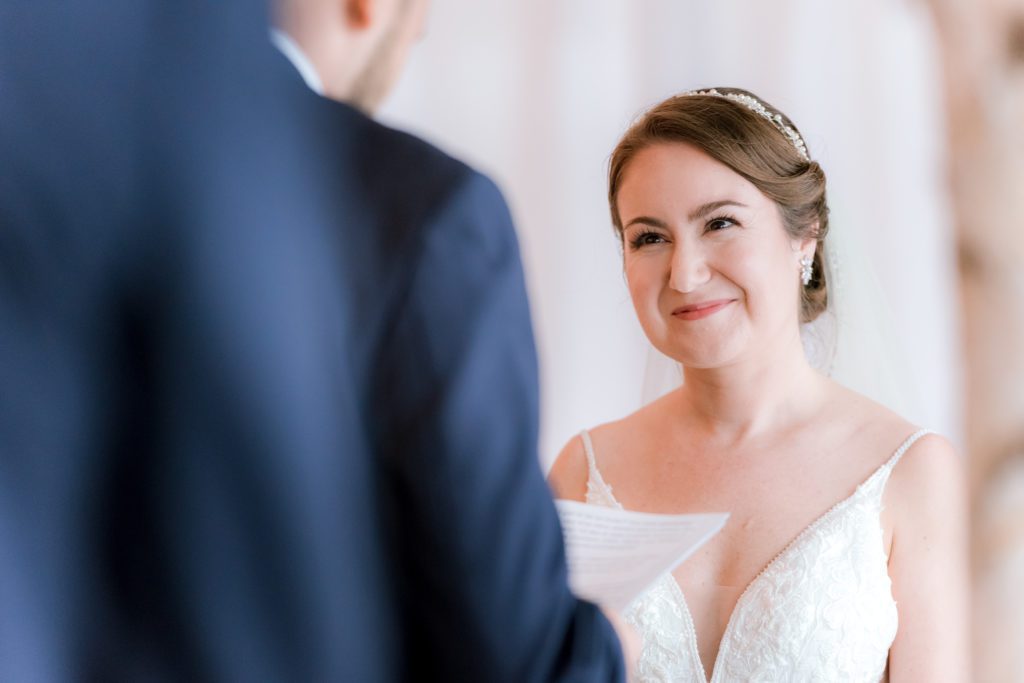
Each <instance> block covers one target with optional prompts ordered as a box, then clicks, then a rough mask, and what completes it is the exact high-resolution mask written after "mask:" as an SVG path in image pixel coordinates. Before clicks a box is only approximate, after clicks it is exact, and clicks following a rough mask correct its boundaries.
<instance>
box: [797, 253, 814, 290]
mask: <svg viewBox="0 0 1024 683" xmlns="http://www.w3.org/2000/svg"><path fill="white" fill-rule="evenodd" d="M812 275H814V259H812V258H811V257H810V256H804V257H803V258H801V259H800V281H801V282H803V283H804V287H806V286H807V285H809V284H810V283H811V276H812Z"/></svg>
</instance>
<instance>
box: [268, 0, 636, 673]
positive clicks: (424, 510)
mask: <svg viewBox="0 0 1024 683" xmlns="http://www.w3.org/2000/svg"><path fill="white" fill-rule="evenodd" d="M427 4H428V3H427V2H426V1H425V0H280V1H279V3H278V21H277V24H278V28H277V29H276V30H275V31H273V32H272V36H273V40H274V43H275V44H276V45H277V47H278V48H279V50H280V51H281V52H282V53H283V54H284V55H285V56H286V57H287V58H288V60H289V61H290V62H291V67H290V68H293V79H294V81H295V83H296V84H297V92H296V93H295V96H296V97H306V98H313V97H314V96H313V95H312V93H309V92H308V91H309V90H312V91H314V92H316V93H318V94H320V95H322V96H323V97H324V98H325V99H318V101H319V102H320V103H321V106H320V115H321V116H322V118H323V120H324V121H325V122H327V123H326V124H325V125H331V126H333V128H332V130H333V133H334V134H333V136H332V137H331V138H330V139H329V140H328V139H325V140H324V141H323V144H324V146H325V147H329V148H330V149H331V150H332V152H334V153H336V157H335V158H336V165H335V166H334V168H333V169H332V172H333V176H332V178H331V179H330V180H331V182H330V183H329V185H330V187H331V188H332V190H333V195H332V200H333V202H334V205H335V209H336V214H337V216H338V225H337V229H338V235H339V242H340V244H339V252H338V257H339V258H340V259H341V260H342V263H343V272H344V274H345V277H346V278H347V286H348V288H349V292H350V293H351V299H352V302H353V311H354V313H353V315H352V317H351V318H350V320H349V321H348V326H347V329H348V334H349V341H350V342H351V346H352V347H353V349H354V352H353V353H352V356H351V358H350V361H351V365H352V367H353V368H354V377H353V381H354V385H355V387H356V391H357V393H358V398H359V400H360V402H361V404H362V405H363V406H365V410H364V418H365V422H366V424H367V425H368V430H369V439H370V443H371V446H370V448H371V450H372V452H373V455H374V462H376V463H377V466H378V467H379V475H380V481H381V486H380V501H381V510H382V514H383V515H384V519H385V525H384V526H385V529H386V532H385V533H386V538H385V539H383V541H384V543H385V544H386V546H387V548H388V551H389V552H390V557H391V561H392V567H393V569H394V585H395V587H396V595H395V596H394V597H395V600H394V604H396V605H398V608H397V615H396V622H397V624H398V627H397V630H398V631H399V633H398V634H397V643H394V644H387V645H382V647H395V653H396V655H397V657H398V658H399V660H400V661H401V663H402V671H401V674H400V675H401V677H402V678H404V679H410V680H413V679H415V680H439V681H442V680H443V681H489V682H494V681H509V682H510V683H511V682H513V681H515V682H525V681H555V680H573V681H615V680H621V679H622V678H623V676H624V674H623V661H622V655H621V652H620V647H619V643H618V641H617V638H616V634H615V631H614V630H613V628H612V626H611V625H610V624H609V622H608V621H607V620H606V619H605V617H604V615H603V614H602V613H601V611H600V610H599V609H598V608H596V607H595V606H594V605H591V604H589V603H585V602H582V601H579V600H577V599H576V598H575V597H573V595H572V594H571V593H570V591H569V589H568V587H567V584H566V566H565V559H564V555H563V547H562V538H561V531H560V528H559V525H558V520H557V516H556V513H555V509H554V506H553V503H552V500H551V494H550V492H549V489H548V488H547V485H546V484H545V482H544V480H543V477H542V475H541V471H540V468H539V465H538V461H537V455H536V442H537V378H536V373H537V370H536V358H535V351H534V344H533V337H532V332H531V325H530V314H529V310H528V306H527V300H526V294H525V287H524V283H523V276H522V269H521V265H520V260H519V252H518V246H517V242H516V236H515V232H514V229H513V226H512V222H511V219H510V217H509V213H508V210H507V208H506V206H505V203H504V200H503V199H502V196H501V194H500V193H499V191H498V189H497V188H496V187H495V186H494V184H493V183H492V182H491V181H490V180H488V179H487V178H486V177H484V176H482V175H480V174H479V173H477V172H476V171H474V170H472V169H471V168H469V167H467V166H466V165H464V164H462V163H461V162H459V161H457V160H455V159H452V158H451V157H449V156H447V155H445V154H444V153H442V152H440V151H439V150H437V149H435V148H433V147H431V146H430V145H429V144H427V143H425V142H423V141H422V140H419V139H417V138H415V137H412V136H410V135H407V134H405V133H402V132H398V131H395V130H392V129H389V128H386V127H385V126H382V125H380V124H378V123H376V122H374V121H373V120H372V119H371V118H369V116H368V115H369V114H372V112H373V111H374V110H375V109H376V108H377V106H378V105H379V104H380V102H381V101H382V100H383V98H384V97H385V96H386V94H387V93H388V91H389V90H390V88H391V86H392V85H393V83H394V82H395V80H396V79H397V77H398V75H399V72H400V69H401V66H402V64H403V63H404V61H405V59H406V56H407V54H408V52H409V49H410V47H411V45H412V44H413V42H415V40H416V39H417V38H418V37H419V35H420V34H421V32H422V30H423V23H424V19H425V14H426V9H427V7H426V6H427ZM282 63H283V64H284V61H283V60H282ZM285 66H287V64H285ZM300 78H301V80H300ZM302 81H305V86H307V87H303V84H302ZM298 90H301V91H302V92H298ZM329 100H334V101H329Z"/></svg>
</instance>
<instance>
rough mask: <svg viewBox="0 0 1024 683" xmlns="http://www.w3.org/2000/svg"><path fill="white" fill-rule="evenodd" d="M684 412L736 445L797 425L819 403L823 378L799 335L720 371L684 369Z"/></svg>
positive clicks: (712, 434) (705, 429)
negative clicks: (808, 357)
mask: <svg viewBox="0 0 1024 683" xmlns="http://www.w3.org/2000/svg"><path fill="white" fill-rule="evenodd" d="M683 374H684V377H685V380H684V382H683V387H682V389H681V390H680V392H679V399H680V401H681V402H682V403H683V409H684V410H685V411H686V413H687V414H688V416H689V417H690V418H691V419H694V420H696V421H697V427H698V428H699V429H700V430H701V431H702V432H704V433H706V434H707V435H708V436H710V437H714V438H716V439H721V440H723V441H728V442H736V441H741V440H743V439H746V438H748V437H753V436H757V435H759V434H764V433H770V432H773V431H775V430H777V429H779V428H784V427H785V426H787V425H790V424H793V423H796V422H798V421H800V420H801V419H803V418H805V417H806V416H808V415H809V414H810V412H811V411H812V410H813V408H814V407H815V406H817V405H819V402H820V396H821V392H822V391H823V390H824V382H823V381H822V380H823V378H822V377H821V375H819V374H818V373H817V372H816V371H815V370H814V369H813V368H812V367H811V366H810V364H809V363H808V362H807V358H806V356H805V355H804V351H803V346H802V345H801V343H800V337H799V335H795V336H794V338H793V339H791V340H786V342H785V343H781V344H778V345H776V346H774V347H769V348H763V349H759V350H758V352H757V353H756V354H752V355H750V356H748V357H746V358H743V359H741V360H738V361H737V362H735V363H731V364H729V365H726V366H722V367H717V368H684V369H683Z"/></svg>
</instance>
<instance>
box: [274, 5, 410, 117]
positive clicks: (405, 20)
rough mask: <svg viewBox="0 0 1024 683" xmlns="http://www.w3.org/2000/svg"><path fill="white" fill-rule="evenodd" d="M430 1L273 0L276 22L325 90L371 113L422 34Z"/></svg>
mask: <svg viewBox="0 0 1024 683" xmlns="http://www.w3.org/2000/svg"><path fill="white" fill-rule="evenodd" d="M429 4H430V2H429V0H275V10H276V11H275V15H276V17H275V21H276V23H277V26H278V28H279V29H280V30H282V31H283V32H284V33H286V34H287V35H288V36H289V37H290V38H291V39H292V40H293V41H294V42H295V43H296V44H297V46H298V48H299V49H300V50H301V51H302V53H303V55H304V56H305V57H306V58H307V59H308V60H309V61H310V63H311V64H312V66H313V68H314V69H315V70H316V72H317V75H318V76H319V79H320V81H321V83H322V84H323V91H324V92H323V94H324V95H326V96H327V97H330V98H331V99H335V100H341V101H344V102H348V103H349V104H351V105H353V106H355V107H358V108H360V109H362V110H363V111H365V112H367V113H373V112H374V111H375V110H376V109H377V108H378V107H379V106H380V104H381V103H382V102H383V101H384V98H385V97H387V95H388V93H389V92H390V91H391V88H392V87H393V86H394V85H395V83H396V82H397V81H398V77H399V75H400V74H401V71H402V67H403V66H404V65H405V61H406V59H407V57H408V55H409V50H410V49H411V47H412V44H413V43H414V42H415V41H416V40H417V39H418V38H419V37H420V36H421V35H422V33H423V28H424V23H425V20H426V13H427V7H428V6H429Z"/></svg>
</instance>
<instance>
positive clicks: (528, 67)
mask: <svg viewBox="0 0 1024 683" xmlns="http://www.w3.org/2000/svg"><path fill="white" fill-rule="evenodd" d="M930 19H931V17H930V15H929V14H928V11H927V8H926V7H925V6H923V5H922V4H921V3H919V2H913V1H911V0H862V1H861V2H857V3H823V2H819V1H818V0H788V1H787V0H780V1H776V2H760V1H755V0H747V1H741V0H719V1H718V2H715V3H709V2H701V1H699V0H559V1H558V2H554V3H551V2H541V1H540V0H517V1H516V2H498V1H496V0H434V6H433V12H432V17H431V21H430V25H429V27H428V33H427V35H426V36H425V37H424V39H423V41H422V42H421V43H420V45H419V46H418V47H417V49H416V52H415V53H414V55H413V59H412V64H411V68H410V69H408V71H407V72H406V74H405V76H404V77H403V80H402V82H401V83H400V84H399V88H398V91H397V92H396V94H395V95H394V96H393V97H392V99H391V100H390V102H389V104H388V106H387V107H386V109H385V111H384V112H383V114H382V118H383V119H384V120H385V121H386V122H388V123H391V124H394V125H397V126H399V127H402V128H406V129H409V130H412V131H413V132H416V133H418V134H420V135H423V136H424V137H426V138H428V139H429V140H431V141H433V142H435V143H436V144H438V145H440V146H442V147H444V148H445V149H447V150H449V151H450V152H452V153H454V154H456V155H457V156H460V157H462V158H463V159H465V160H467V161H469V162H470V163H471V164H473V165H475V166H476V167H477V168H479V169H481V170H483V171H485V172H487V173H489V174H491V175H492V177H494V178H495V179H496V180H497V181H498V183H499V184H500V185H501V186H502V188H503V189H504V191H505V193H506V196H507V198H508V200H509V203H510V205H511V207H512V211H513V214H514V216H515V218H516V220H517V224H518V229H519V234H520V240H521V242H522V245H523V257H524V262H525V268H526V271H527V280H528V287H529V289H530V294H531V297H532V307H533V315H534V320H535V328H536V335H537V342H538V347H539V351H540V360H541V383H542V438H541V459H542V461H543V462H544V463H545V464H549V463H550V462H551V460H552V459H553V458H554V456H555V455H556V454H557V452H558V450H559V449H560V448H561V446H562V445H563V444H564V443H565V441H566V440H567V439H569V438H570V437H571V436H572V435H573V434H574V433H576V432H577V431H578V430H579V429H581V428H583V427H588V426H592V425H594V424H597V423H600V422H602V421H606V420H609V419H614V418H616V417H619V416H622V415H624V414H626V413H627V412H630V411H632V410H634V409H636V408H637V407H638V406H639V405H640V395H641V381H642V375H643V369H644V364H645V361H646V349H647V344H646V341H645V340H644V338H643V336H642V333H641V332H640V329H639V326H638V325H637V323H636V321H635V320H634V317H633V312H632V308H631V305H630V303H629V299H628V295H627V292H626V288H625V285H624V282H623V278H622V271H621V263H620V253H619V247H618V243H617V242H616V240H615V239H614V238H613V236H612V231H611V222H610V220H609V218H608V210H607V206H606V203H605V172H606V164H607V159H608V155H609V153H610V152H611V149H612V147H613V146H614V145H615V143H616V141H617V139H618V137H619V135H620V134H621V133H622V132H623V131H624V130H625V128H626V127H627V125H628V124H629V122H630V121H631V120H632V119H633V118H634V117H635V116H636V115H637V114H638V113H639V112H640V111H642V110H643V109H644V108H645V107H647V106H649V105H651V104H653V103H655V102H657V101H658V100H660V99H662V98H664V97H666V96H668V95H671V94H673V93H677V92H680V91H683V90H688V89H692V88H696V87H704V86H711V85H733V86H740V87H744V88H748V89H750V90H753V91H754V92H756V93H758V94H760V95H761V96H762V97H764V98H765V99H767V100H768V101H770V102H771V103H773V104H775V105H776V106H778V107H779V108H780V109H782V110H783V111H785V112H786V113H787V114H789V115H790V117H791V118H793V120H794V121H796V123H797V125H798V126H799V127H800V128H801V130H802V132H803V133H804V135H805V137H806V139H807V143H808V146H809V148H810V150H811V153H812V154H813V155H814V156H815V158H817V159H818V160H819V161H820V162H821V163H822V165H823V166H824V168H825V170H826V173H827V174H828V176H829V183H830V184H829V195H830V201H831V206H832V211H833V217H832V224H833V229H834V230H845V231H850V232H851V233H854V234H856V235H857V236H859V237H860V238H861V239H862V244H863V250H864V251H865V252H866V254H867V255H868V256H869V257H870V259H871V261H872V263H873V264H874V266H875V268H876V272H877V276H878V279H879V280H880V282H881V285H882V287H883V288H884V290H885V291H886V292H887V293H888V294H889V295H890V304H891V308H892V313H893V316H894V325H895V329H896V332H897V333H898V336H899V338H900V340H901V341H902V342H903V345H904V349H905V353H904V357H905V358H906V368H907V378H908V379H907V383H909V384H910V385H911V388H912V389H913V399H912V401H911V403H910V405H909V406H908V407H907V409H906V412H907V413H908V417H910V418H911V419H912V420H914V421H916V422H918V423H920V424H922V425H925V426H928V427H931V428H934V429H937V430H939V431H942V432H944V433H946V434H949V435H950V436H952V438H953V439H954V441H955V442H958V443H960V442H961V441H962V427H961V417H960V416H961V405H960V401H959V396H960V370H959V368H960V364H959V362H958V358H959V342H958V339H957V335H956V331H957V329H958V324H959V321H958V314H957V301H958V297H957V291H956V289H955V286H956V285H955V254H954V242H953V236H952V227H951V211H950V203H949V198H948V196H947V191H946V188H945V183H946V173H945V162H946V159H945V151H944V150H945V144H946V135H945V130H944V126H945V119H944V116H943V98H942V92H941V83H942V79H941V73H940V61H939V58H938V54H937V46H936V40H935V35H934V30H933V26H932V24H931V21H930ZM496 389H500V388H496Z"/></svg>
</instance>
